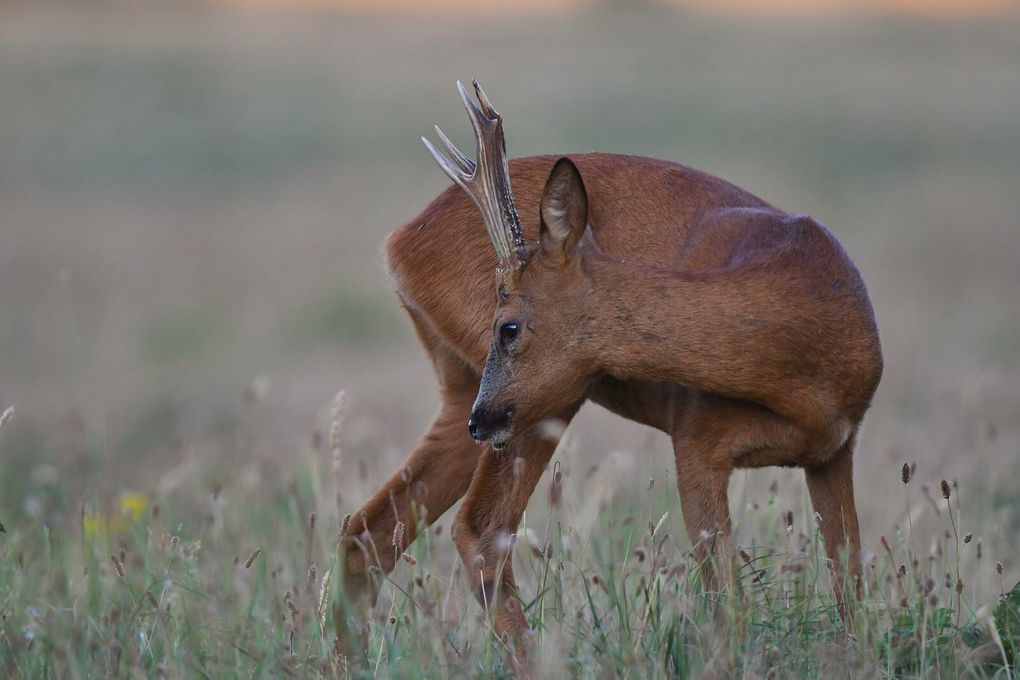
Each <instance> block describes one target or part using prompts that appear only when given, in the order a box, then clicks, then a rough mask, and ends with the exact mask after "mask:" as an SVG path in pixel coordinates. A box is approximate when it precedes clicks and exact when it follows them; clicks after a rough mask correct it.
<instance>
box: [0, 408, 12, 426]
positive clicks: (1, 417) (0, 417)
mask: <svg viewBox="0 0 1020 680" xmlns="http://www.w3.org/2000/svg"><path fill="white" fill-rule="evenodd" d="M13 417H14V407H13V406H8V407H7V408H6V409H4V412H3V413H0V430H2V429H4V425H6V424H7V423H9V422H11V418H13Z"/></svg>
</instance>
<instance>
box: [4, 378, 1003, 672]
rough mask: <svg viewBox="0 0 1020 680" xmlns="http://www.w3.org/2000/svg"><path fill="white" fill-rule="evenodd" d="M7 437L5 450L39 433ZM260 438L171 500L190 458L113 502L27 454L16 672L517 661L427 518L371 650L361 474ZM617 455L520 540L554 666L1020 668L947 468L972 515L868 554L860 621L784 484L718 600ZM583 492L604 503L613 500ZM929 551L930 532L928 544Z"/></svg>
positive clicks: (532, 605) (317, 452)
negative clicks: (264, 466) (354, 536)
mask: <svg viewBox="0 0 1020 680" xmlns="http://www.w3.org/2000/svg"><path fill="white" fill-rule="evenodd" d="M262 396H264V393H260V392H257V391H251V392H249V394H248V396H247V400H246V402H245V403H246V405H245V406H244V407H243V408H244V409H248V410H252V411H254V412H255V414H256V415H257V411H258V409H259V405H258V404H257V403H256V402H257V401H258V399H260V398H261V397H262ZM6 429H7V430H8V431H6V432H3V433H2V435H0V450H3V451H5V452H6V451H9V450H10V448H11V447H12V446H13V445H14V444H16V443H17V440H18V439H20V438H21V437H22V436H23V434H22V433H21V432H20V431H19V429H18V428H17V427H14V426H9V427H8V428H6ZM331 429H332V432H331V437H330V439H331V441H333V442H335V443H336V444H342V443H343V433H342V432H340V431H339V430H337V429H336V428H335V426H334V428H331ZM248 434H250V433H246V432H245V431H244V429H243V428H238V429H237V430H236V431H235V432H234V433H233V435H232V436H231V437H230V438H229V441H223V445H224V446H225V447H227V449H229V450H231V451H233V453H228V454H227V455H226V456H225V457H223V458H221V459H219V460H218V461H216V462H215V463H211V464H205V465H201V469H200V470H198V471H197V472H196V474H194V475H193V477H192V478H193V479H195V480H201V481H196V482H195V483H194V484H182V485H180V486H178V487H177V488H173V489H172V490H169V491H164V493H163V495H162V497H160V496H159V491H158V489H160V488H163V489H164V490H166V489H169V488H171V487H168V486H167V485H166V481H167V479H168V478H170V477H174V476H176V473H175V472H174V471H170V472H169V473H167V474H166V475H163V477H162V478H161V479H155V480H150V481H149V482H148V483H147V484H146V485H145V486H146V489H145V490H134V491H131V490H123V491H121V493H120V494H118V495H115V496H111V497H109V498H105V499H101V498H98V497H95V496H93V497H91V498H82V497H76V496H74V495H72V492H70V491H69V490H68V486H67V485H66V484H64V483H62V481H61V480H60V479H59V478H58V475H57V474H56V471H55V468H52V467H48V466H47V464H46V463H39V462H37V463H36V465H35V467H34V468H32V469H31V471H29V470H28V469H27V468H28V467H29V466H27V465H26V466H24V468H25V472H26V473H27V474H24V473H23V477H22V483H23V484H24V485H25V486H26V487H28V489H29V492H28V493H29V495H28V496H27V497H26V499H25V500H24V502H23V504H24V507H23V509H22V510H20V511H19V510H18V509H16V508H12V507H10V506H9V505H8V504H6V503H4V502H3V501H2V500H0V513H2V514H0V518H2V519H3V520H4V521H5V527H4V528H5V531H4V533H2V534H0V673H2V674H3V675H4V676H6V677H33V678H34V677H95V676H106V677H123V676H139V675H145V676H158V677H192V676H201V677H213V678H221V677H276V676H279V675H287V676H292V675H294V676H299V677H320V676H325V677H475V676H485V677H490V676H496V677H500V676H508V675H510V674H511V670H510V667H509V666H508V657H507V654H506V652H505V649H504V646H503V643H502V642H501V641H500V640H498V639H496V638H494V636H493V635H492V633H491V627H490V624H489V621H488V619H487V617H486V615H485V612H484V610H483V608H482V607H481V606H479V605H478V604H476V603H475V602H474V601H471V596H470V594H469V588H468V586H467V583H466V580H465V578H464V576H463V573H462V569H461V567H460V565H459V564H458V563H457V562H456V561H455V560H453V559H452V556H453V553H454V552H455V551H454V550H453V547H452V545H451V544H450V541H449V539H448V537H447V535H444V533H443V530H442V527H443V524H442V519H446V518H441V521H440V522H439V523H438V524H437V525H436V526H435V527H433V528H431V529H429V530H425V531H423V532H422V537H421V538H420V539H419V540H418V541H416V542H415V543H414V544H412V546H411V547H410V548H409V550H408V552H406V553H404V554H403V559H402V561H401V563H400V566H399V567H398V569H397V570H395V571H394V572H393V573H392V574H390V575H388V576H383V575H381V574H379V575H378V578H379V584H380V587H381V597H380V599H379V602H378V604H377V605H376V607H375V608H374V609H373V610H372V611H371V613H370V614H368V634H367V638H366V644H365V647H364V648H363V649H348V650H346V651H347V654H341V653H340V652H339V651H338V650H337V648H336V647H335V630H336V625H337V624H339V625H344V612H349V610H348V608H347V607H346V605H345V603H344V601H343V588H342V579H343V575H342V570H341V569H340V568H339V567H338V563H337V553H336V551H335V547H336V541H337V537H338V531H339V527H340V523H341V522H342V521H343V518H342V517H341V516H340V513H341V512H343V511H344V510H348V511H349V510H353V509H355V508H354V506H353V505H352V504H349V503H346V502H345V501H344V500H343V499H345V498H349V497H350V496H351V494H350V491H351V489H350V487H351V485H352V483H351V476H350V475H346V474H339V475H333V474H331V472H330V471H331V470H332V469H333V460H334V459H333V456H332V455H331V454H330V451H329V449H330V448H331V447H328V446H325V445H324V444H323V442H322V438H315V439H314V440H313V443H312V445H311V446H309V447H307V449H306V451H305V453H304V454H303V455H301V456H298V457H295V458H294V459H292V460H291V461H289V463H288V466H289V472H288V474H287V475H286V476H285V477H284V479H285V480H286V481H284V482H282V483H281V481H280V479H281V477H280V476H279V475H278V474H274V473H273V472H270V471H264V472H262V473H259V472H258V471H257V470H256V471H253V470H252V469H251V466H250V464H246V463H245V462H244V459H245V455H246V454H245V451H244V448H243V447H244V446H245V445H246V442H247V441H249V440H248V439H247V436H248ZM12 440H13V443H12ZM565 442H567V443H566V444H565V446H566V447H567V448H569V447H570V446H571V444H570V443H569V438H568V440H565ZM364 446H370V444H365V445H364ZM56 455H59V452H57V454H56ZM346 462H349V461H342V460H340V459H337V463H338V464H339V465H341V466H343V465H344V464H346ZM618 465H619V456H610V457H608V458H607V459H606V460H605V461H603V463H602V464H601V465H600V466H599V469H595V470H590V471H589V472H588V473H586V474H584V475H581V477H582V478H581V479H573V478H572V475H571V473H570V472H569V471H567V472H566V474H565V475H564V474H562V473H563V470H561V469H560V468H559V466H558V465H557V472H556V474H554V475H551V477H550V480H549V481H548V483H547V484H548V485H549V486H550V487H551V486H552V485H556V486H559V485H561V484H562V489H560V488H557V489H552V488H549V493H548V496H549V498H548V499H547V501H546V502H545V503H544V504H543V505H544V506H545V507H539V508H533V509H531V510H530V511H529V514H527V515H526V516H525V518H524V521H523V522H522V525H521V527H520V529H519V531H518V533H517V539H516V541H515V545H514V548H513V558H514V560H515V572H516V573H517V575H518V580H519V581H520V582H521V583H522V589H521V596H522V604H524V606H525V609H526V612H527V615H528V617H529V619H530V621H531V624H532V627H533V629H534V631H535V640H534V649H533V654H532V660H533V663H534V664H535V665H536V670H537V671H538V672H539V673H540V675H541V676H543V677H555V676H561V675H564V674H568V675H571V676H574V677H649V678H654V677H698V676H701V675H705V676H706V677H707V676H709V675H711V676H712V677H737V676H741V677H743V676H751V677H818V676H819V675H821V674H828V673H836V674H838V675H840V676H844V675H853V676H858V675H860V676H865V677H875V676H880V677H896V678H904V677H954V678H955V677H978V678H985V677H987V678H992V677H1010V675H1009V674H1010V672H1014V673H1015V670H1016V669H1015V668H1014V669H1013V670H1012V671H1009V670H1007V666H1006V665H1005V664H1006V661H1005V659H1009V660H1012V659H1015V658H1016V653H1017V649H1018V637H1017V636H1018V633H1020V618H1018V617H1020V584H1018V585H1017V586H1014V587H1013V589H1012V591H1011V593H1010V594H1009V595H1008V597H1007V596H1006V592H1005V587H1006V586H1005V585H1004V584H1003V585H1001V586H1000V588H1001V589H1002V590H1001V592H980V591H979V590H978V587H977V586H978V584H979V583H981V582H983V581H987V579H983V578H981V577H980V574H975V573H971V572H966V573H962V574H960V575H959V576H958V573H959V567H960V564H961V563H962V558H961V556H960V555H961V552H962V553H967V552H968V551H969V553H970V554H969V555H966V557H968V558H970V561H969V562H967V564H975V565H976V567H975V569H976V570H978V571H982V572H983V571H987V572H988V573H991V572H992V570H994V569H996V565H994V564H993V563H992V562H991V561H990V560H989V558H988V556H982V555H981V554H980V551H981V541H980V538H979V539H978V540H977V541H976V542H975V540H974V538H973V533H971V532H970V531H968V530H969V529H970V528H971V527H969V526H968V525H967V524H966V523H965V522H964V521H963V520H962V518H961V517H958V515H961V510H962V509H963V508H961V507H960V505H959V500H958V496H959V493H958V492H959V489H958V488H957V489H956V490H955V491H954V490H952V489H951V488H950V485H949V484H948V483H947V482H943V484H944V485H945V487H944V488H945V490H947V491H948V493H946V494H945V495H948V496H949V498H938V499H931V500H932V501H933V502H936V503H937V506H938V509H940V510H943V511H945V510H949V509H950V508H952V509H953V512H954V513H955V514H954V515H953V518H952V519H951V518H950V515H949V513H948V512H941V513H940V516H941V518H942V526H941V527H938V528H937V530H936V531H935V532H934V533H933V534H932V535H925V536H918V535H912V529H908V530H906V532H898V533H897V534H896V535H895V536H891V537H889V538H888V539H887V538H886V537H881V539H880V545H881V547H879V546H870V547H872V548H875V549H876V551H875V553H874V554H869V555H870V556H869V557H867V558H866V561H865V575H866V578H865V584H864V596H863V599H862V601H861V602H860V603H859V604H858V605H857V608H856V615H855V618H854V622H853V627H852V634H851V635H849V636H848V635H847V632H846V630H845V628H844V626H843V624H842V623H841V621H840V618H839V615H838V612H837V609H836V607H835V603H834V601H833V595H832V591H831V588H830V585H829V575H828V573H827V571H828V570H827V568H826V565H825V560H824V559H823V557H822V546H821V539H820V536H819V533H818V532H817V531H816V529H815V526H814V521H813V518H812V516H811V515H810V514H809V513H808V512H806V511H804V512H803V513H801V515H800V516H798V515H796V514H795V513H793V512H790V511H788V510H785V509H783V507H781V502H782V501H781V498H782V497H783V493H782V492H783V489H782V488H781V487H780V485H779V484H775V485H773V487H772V488H771V489H770V491H769V494H768V496H767V497H766V498H765V500H764V501H763V502H762V503H760V504H759V503H753V504H751V505H749V507H748V510H747V512H744V513H742V514H738V515H737V521H738V527H737V533H738V535H740V534H744V535H747V534H748V533H750V535H753V536H755V537H756V538H754V539H752V541H750V542H744V543H743V544H742V545H741V547H740V550H739V553H738V555H737V556H735V559H737V563H738V565H739V569H738V572H737V573H738V580H739V583H738V587H736V588H731V589H727V590H724V591H723V592H706V591H704V590H703V589H702V587H701V580H700V576H699V573H700V572H699V565H698V564H697V563H695V562H694V561H693V558H692V556H691V550H690V548H691V546H690V545H689V544H688V543H687V541H686V539H684V538H681V537H680V536H678V535H676V534H674V533H673V528H674V527H676V526H678V521H677V520H679V517H673V514H675V513H676V505H677V504H676V499H675V494H674V493H673V490H672V488H671V487H672V485H671V484H657V483H655V482H654V480H650V481H649V483H648V484H647V485H646V487H645V488H644V489H643V490H641V491H639V492H636V494H637V495H636V496H633V497H632V499H633V500H634V501H637V502H630V503H624V502H621V501H620V500H614V499H613V492H614V490H613V489H610V488H594V489H593V488H591V487H592V486H597V487H605V486H606V485H607V484H608V485H611V484H613V482H612V481H611V480H612V478H613V477H614V476H615V475H614V470H615V467H616V466H618ZM97 467H98V466H97ZM217 468H218V469H217ZM233 468H236V470H233V474H231V472H232V469H233ZM339 469H340V470H341V471H343V470H344V468H343V467H340V468H339ZM3 473H4V474H5V475H10V474H11V473H12V470H10V469H4V470H3ZM918 474H919V473H918V472H916V471H915V472H914V475H915V477H913V478H911V479H910V480H909V484H907V485H906V489H907V498H906V503H907V505H908V506H909V505H910V503H911V502H913V500H917V499H913V498H912V496H917V495H921V496H923V495H924V494H925V493H927V494H928V496H929V497H930V496H931V493H930V492H924V491H921V489H920V484H919V482H918V479H917V477H916V475H918ZM904 475H906V472H905V473H904ZM904 478H907V477H906V476H905V477H904ZM217 480H222V481H217ZM939 486H940V485H939V484H938V483H934V484H933V485H932V488H935V489H938V488H939ZM579 487H580V488H579ZM537 495H539V496H541V495H544V494H541V493H540V494H537ZM582 495H583V496H584V497H585V498H586V499H591V498H595V499H601V500H596V501H595V505H594V507H593V506H592V505H591V501H588V502H587V503H585V502H581V497H582ZM338 498H339V499H340V503H339V505H338V504H337V502H336V501H337V499H338ZM532 505H536V504H534V503H533V504H532ZM593 511H594V512H593ZM957 522H959V523H960V524H959V526H958V531H957V525H956V523H957ZM447 533H448V532H447ZM914 544H920V545H930V546H931V547H930V550H929V551H928V552H927V553H926V554H924V553H918V552H917V551H915V549H914V548H913V547H912V546H913V545H914ZM376 549H377V550H387V549H392V548H390V546H376ZM997 566H998V568H999V569H1001V565H997ZM957 584H959V585H957ZM364 615H365V613H364V612H363V613H362V616H364ZM993 627H994V628H995V630H996V633H997V635H996V634H993V633H992V629H993Z"/></svg>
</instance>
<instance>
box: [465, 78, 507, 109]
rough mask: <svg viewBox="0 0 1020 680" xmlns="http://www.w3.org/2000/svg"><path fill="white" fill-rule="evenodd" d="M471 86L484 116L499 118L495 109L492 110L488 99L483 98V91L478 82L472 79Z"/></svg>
mask: <svg viewBox="0 0 1020 680" xmlns="http://www.w3.org/2000/svg"><path fill="white" fill-rule="evenodd" d="M471 84H472V85H474V86H475V95H477V97H478V102H479V103H480V104H481V105H482V110H483V111H485V115H487V116H488V117H489V118H497V119H498V118H500V115H499V113H498V112H497V111H496V109H494V108H492V104H491V103H490V102H489V98H488V97H486V96H485V90H483V89H482V86H481V85H479V84H478V81H477V80H475V79H474V78H472V79H471Z"/></svg>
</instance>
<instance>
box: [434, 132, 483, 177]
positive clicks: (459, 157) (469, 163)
mask: <svg viewBox="0 0 1020 680" xmlns="http://www.w3.org/2000/svg"><path fill="white" fill-rule="evenodd" d="M435 128H436V134H437V135H439V141H441V142H442V143H443V146H445V147H446V150H447V151H448V152H449V154H450V156H451V157H452V158H453V160H454V161H455V162H456V163H457V165H459V166H460V169H461V170H463V171H464V172H465V173H467V174H468V175H473V174H474V172H475V167H476V166H475V162H474V161H473V160H471V159H470V158H468V157H467V156H466V155H464V152H463V151H461V150H460V149H458V148H457V147H456V145H455V144H454V143H453V142H451V141H450V138H449V137H447V136H446V135H445V134H443V131H442V130H440V129H439V126H438V125H436V126H435Z"/></svg>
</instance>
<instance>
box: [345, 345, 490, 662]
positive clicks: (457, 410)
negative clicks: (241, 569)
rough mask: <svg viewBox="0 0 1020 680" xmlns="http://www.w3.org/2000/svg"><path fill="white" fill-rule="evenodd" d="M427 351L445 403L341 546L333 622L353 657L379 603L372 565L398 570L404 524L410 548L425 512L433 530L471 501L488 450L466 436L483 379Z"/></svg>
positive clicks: (450, 359)
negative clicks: (340, 590) (397, 538)
mask: <svg viewBox="0 0 1020 680" xmlns="http://www.w3.org/2000/svg"><path fill="white" fill-rule="evenodd" d="M423 337H425V336H424V335H423ZM426 347H427V348H428V349H429V350H430V352H431V354H432V358H433V361H434V363H435V366H436V369H437V373H438V374H439V379H440V383H441V385H442V390H441V392H442V398H443V404H442V406H441V407H440V409H439V413H438V414H437V415H436V417H435V419H434V420H433V421H432V424H431V425H430V426H429V429H428V430H426V431H425V432H424V434H422V436H421V439H420V440H419V441H418V445H417V446H416V447H415V448H414V450H413V451H411V453H410V455H408V457H407V459H406V460H405V461H404V463H403V465H401V466H400V469H398V470H397V471H396V472H395V473H393V475H392V476H391V477H390V478H389V479H388V480H387V481H386V483H385V484H383V485H382V487H380V488H379V490H378V491H376V492H375V494H373V496H372V498H370V499H369V501H368V502H367V503H365V505H364V506H362V507H361V509H359V510H358V511H357V512H355V513H352V515H351V521H350V524H349V525H348V527H347V532H346V533H345V534H344V536H343V538H342V540H341V545H340V548H339V549H340V552H341V557H342V559H343V566H344V574H343V575H344V590H345V591H346V598H344V599H341V600H340V601H339V603H338V607H339V609H338V610H336V611H335V612H334V614H335V617H334V618H335V622H336V624H337V633H338V635H339V636H340V638H341V643H342V645H343V647H344V648H345V650H346V651H348V652H349V651H351V648H352V647H353V645H352V644H351V640H352V638H353V637H356V635H352V634H354V633H356V632H357V629H360V628H362V621H363V620H364V610H365V609H366V607H368V606H370V605H371V603H373V602H374V601H375V596H376V578H374V577H373V576H372V574H371V567H377V568H378V569H379V570H381V572H382V573H383V574H386V573H389V572H390V571H391V570H392V569H393V567H394V565H395V562H396V555H395V551H394V546H393V544H392V542H393V536H394V532H393V530H394V528H395V527H396V525H397V522H403V523H404V527H405V528H404V531H403V542H402V544H401V545H400V546H397V547H398V548H399V550H403V549H404V548H406V547H407V546H408V545H410V543H411V542H412V541H414V539H415V537H416V536H417V532H418V530H419V528H421V525H420V520H421V518H422V514H424V525H426V526H427V525H428V524H430V523H431V522H434V521H435V520H436V519H438V518H439V517H440V516H441V515H442V514H443V513H444V512H446V511H447V510H448V509H449V508H450V507H451V506H452V505H453V504H454V503H456V502H457V501H458V500H460V498H461V497H462V496H463V495H464V492H465V491H467V489H468V486H469V485H470V483H471V475H472V474H473V473H474V470H475V467H476V466H477V464H478V459H479V455H480V453H481V451H482V449H481V448H480V447H479V446H478V444H476V443H475V442H474V441H473V440H472V439H471V437H470V436H468V433H467V421H468V418H469V416H470V412H471V404H472V402H473V400H474V395H475V392H476V391H477V389H478V378H477V376H476V375H474V374H473V373H471V372H470V371H469V370H468V369H467V368H466V367H465V366H464V364H463V363H462V362H460V361H459V360H457V359H456V358H454V357H452V356H451V355H449V354H448V353H445V352H443V351H441V350H438V349H436V348H435V347H434V346H430V345H429V344H428V343H426ZM414 508H417V509H418V513H419V514H418V516H415V512H414ZM352 624H353V625H352ZM352 627H353V628H354V629H355V630H352V629H351V628H352Z"/></svg>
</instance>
